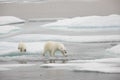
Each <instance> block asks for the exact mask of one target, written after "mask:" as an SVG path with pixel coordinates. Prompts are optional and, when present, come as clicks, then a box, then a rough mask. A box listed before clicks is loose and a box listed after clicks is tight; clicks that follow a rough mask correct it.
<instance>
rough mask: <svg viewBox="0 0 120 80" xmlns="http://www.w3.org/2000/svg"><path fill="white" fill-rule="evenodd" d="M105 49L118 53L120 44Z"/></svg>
mask: <svg viewBox="0 0 120 80" xmlns="http://www.w3.org/2000/svg"><path fill="white" fill-rule="evenodd" d="M107 51H109V52H111V53H119V54H120V44H118V45H116V46H113V47H112V48H109V49H107Z"/></svg>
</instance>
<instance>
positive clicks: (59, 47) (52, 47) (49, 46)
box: [43, 41, 67, 57]
mask: <svg viewBox="0 0 120 80" xmlns="http://www.w3.org/2000/svg"><path fill="white" fill-rule="evenodd" d="M56 51H60V52H61V53H62V54H63V56H67V55H66V48H65V47H64V45H63V44H62V43H60V42H54V41H48V42H46V44H45V46H44V50H43V56H45V54H46V53H47V52H49V53H50V56H51V57H54V56H55V52H56Z"/></svg>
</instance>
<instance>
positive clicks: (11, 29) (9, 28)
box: [0, 25, 20, 34]
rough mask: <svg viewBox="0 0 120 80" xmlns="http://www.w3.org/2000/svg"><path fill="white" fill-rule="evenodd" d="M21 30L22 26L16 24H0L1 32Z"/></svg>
mask: <svg viewBox="0 0 120 80" xmlns="http://www.w3.org/2000/svg"><path fill="white" fill-rule="evenodd" d="M19 30H20V28H19V27H16V26H11V25H10V26H9V25H5V26H0V34H6V33H10V32H15V31H19Z"/></svg>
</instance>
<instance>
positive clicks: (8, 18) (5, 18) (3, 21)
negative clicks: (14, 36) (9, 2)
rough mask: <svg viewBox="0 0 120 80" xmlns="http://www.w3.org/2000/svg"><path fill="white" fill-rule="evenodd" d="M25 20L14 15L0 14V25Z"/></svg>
mask: <svg viewBox="0 0 120 80" xmlns="http://www.w3.org/2000/svg"><path fill="white" fill-rule="evenodd" d="M23 22H25V20H23V19H20V18H17V17H14V16H0V25H7V24H14V23H23Z"/></svg>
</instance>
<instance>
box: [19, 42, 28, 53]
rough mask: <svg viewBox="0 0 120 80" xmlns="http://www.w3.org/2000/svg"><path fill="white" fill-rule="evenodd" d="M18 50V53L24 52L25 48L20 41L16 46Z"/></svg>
mask: <svg viewBox="0 0 120 80" xmlns="http://www.w3.org/2000/svg"><path fill="white" fill-rule="evenodd" d="M18 50H20V52H26V46H25V44H24V43H23V42H22V41H21V42H20V43H19V44H18Z"/></svg>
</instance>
